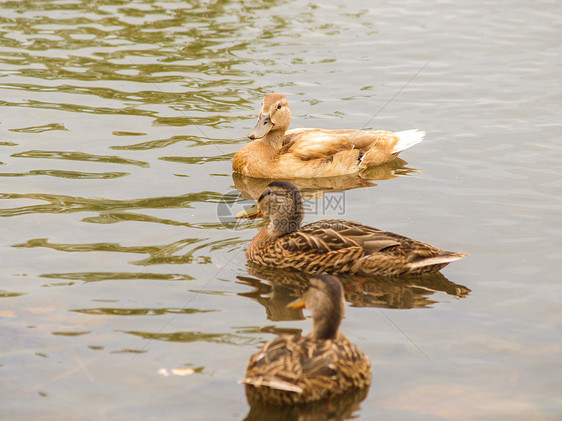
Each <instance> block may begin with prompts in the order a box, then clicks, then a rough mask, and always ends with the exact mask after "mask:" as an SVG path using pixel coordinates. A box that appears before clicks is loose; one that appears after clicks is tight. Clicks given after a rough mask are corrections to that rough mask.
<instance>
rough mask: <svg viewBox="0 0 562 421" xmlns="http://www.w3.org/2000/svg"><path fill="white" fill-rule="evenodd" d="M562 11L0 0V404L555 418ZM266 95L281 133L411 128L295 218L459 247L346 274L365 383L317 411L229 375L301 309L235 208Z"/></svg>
mask: <svg viewBox="0 0 562 421" xmlns="http://www.w3.org/2000/svg"><path fill="white" fill-rule="evenodd" d="M560 28H562V7H561V5H560V4H559V3H558V2H556V1H539V2H530V1H516V2H507V1H500V2H484V1H481V2H480V1H479V2H476V3H473V4H471V5H470V6H469V5H468V4H467V5H465V4H463V3H458V4H457V3H451V2H444V1H443V2H442V1H435V2H418V1H414V0H409V1H406V2H402V3H389V2H374V3H368V2H361V1H355V0H353V1H351V2H343V1H337V2H336V3H332V4H331V5H322V4H317V3H313V2H306V1H300V0H296V1H291V2H288V3H287V2H275V1H271V2H258V1H251V2H221V1H219V2H197V1H189V2H187V1H174V2H172V1H170V2H161V1H72V0H69V1H64V2H63V1H4V2H1V3H0V134H1V137H0V152H1V154H0V216H1V217H2V218H1V219H0V223H1V225H0V226H1V233H2V240H1V242H0V256H1V259H2V269H1V271H0V275H1V276H0V319H1V321H2V323H1V327H0V343H1V344H2V345H1V347H0V390H2V394H1V397H0V413H1V414H2V416H1V418H3V419H4V418H5V419H22V420H27V419H30V420H31V419H33V420H41V419H73V420H89V419H108V420H119V419H146V420H150V419H173V420H175V419H178V420H179V419H190V420H204V419H209V420H211V419H213V420H217V419H221V420H222V419H244V418H248V419H264V418H267V419H292V418H296V417H297V416H298V415H300V416H302V417H305V416H308V417H311V418H310V419H327V418H328V417H329V416H331V415H333V418H332V419H348V418H349V417H355V418H358V419H364V420H370V419H408V420H411V419H416V420H417V419H510V420H511V419H525V420H526V419H537V420H543V419H546V420H550V419H558V418H560V416H561V414H562V400H561V399H560V390H561V388H562V381H561V377H560V375H559V374H558V373H560V371H561V370H562V358H561V355H562V340H561V339H560V338H561V336H560V332H561V330H562V313H561V312H560V303H561V302H562V287H561V284H560V281H559V279H558V278H559V276H560V273H561V272H562V270H561V269H562V267H561V265H560V260H561V258H562V252H561V249H562V240H561V238H562V236H561V234H562V226H561V214H562V201H561V199H560V192H561V191H562V182H561V181H560V179H561V177H560V175H561V170H560V162H561V159H562V146H561V143H560V139H561V137H562V124H561V121H560V115H562V106H561V103H562V102H561V98H562V83H561V82H562V78H561V73H560V70H559V69H560V68H562V58H561V57H562V56H561V55H560V51H559V45H560V37H561V35H562V33H561V30H560ZM273 91H278V92H282V93H284V94H285V95H286V96H287V98H288V100H289V103H290V105H291V109H292V114H293V122H292V127H295V128H296V127H321V128H353V129H360V128H373V129H387V130H394V131H398V130H406V129H413V128H418V129H421V130H424V131H426V132H427V135H426V139H425V140H424V142H422V143H421V144H419V145H416V146H415V147H413V148H412V149H410V150H407V151H405V152H403V153H402V154H401V156H400V157H401V160H396V161H394V162H393V163H390V164H389V165H386V166H383V167H381V168H376V169H373V170H372V172H371V173H370V175H369V177H368V179H361V180H358V179H357V178H356V177H351V178H346V177H344V178H340V179H337V180H331V181H328V182H320V181H317V182H313V183H309V184H307V185H304V186H303V187H305V188H306V189H307V196H306V197H307V202H306V203H307V210H308V213H307V216H306V218H305V222H311V221H314V220H317V219H321V218H332V217H336V218H345V219H349V220H354V221H359V222H362V223H365V224H368V225H371V226H375V227H378V228H381V229H387V230H390V231H394V232H398V233H401V234H403V235H407V236H409V237H412V238H416V239H419V240H421V241H425V242H428V243H431V244H434V245H436V246H439V247H441V248H444V249H446V250H454V251H463V252H467V253H470V257H468V258H466V259H465V260H463V261H460V262H455V263H453V264H451V265H450V266H448V267H447V268H446V269H445V270H443V276H436V277H430V278H428V279H423V280H420V281H417V282H412V281H407V280H394V281H382V280H370V281H369V282H367V283H363V284H357V283H354V279H346V280H344V281H345V283H346V285H347V288H346V292H347V301H348V309H347V314H346V319H345V320H344V322H343V326H342V329H343V331H344V332H345V333H346V335H347V336H348V337H349V338H350V339H351V340H352V341H353V342H355V343H356V344H357V345H358V346H359V347H360V348H361V349H362V350H363V351H364V352H365V353H366V354H367V355H368V356H369V357H370V358H371V360H372V362H373V366H374V370H373V383H372V385H371V388H370V390H369V392H368V395H367V396H366V397H365V396H352V397H351V398H345V399H344V400H342V401H338V402H336V403H334V404H332V405H331V406H326V404H321V405H320V406H315V407H312V408H308V409H307V408H301V409H294V408H292V409H280V408H278V409H272V408H250V407H249V406H248V404H247V403H246V398H245V395H244V389H243V387H242V386H241V385H239V384H238V383H237V381H238V380H239V379H241V378H242V377H243V376H244V371H245V367H246V364H247V361H248V359H249V357H250V355H251V354H253V353H254V352H256V351H257V350H258V349H259V347H260V346H261V344H262V343H263V342H264V341H266V340H269V339H272V338H273V337H274V335H276V334H278V333H282V332H298V331H303V332H307V331H308V330H309V329H310V326H311V322H310V319H309V318H307V316H308V313H306V312H305V313H302V312H300V310H299V311H296V310H290V311H289V310H287V309H285V307H284V305H285V304H286V303H287V302H288V301H289V300H291V299H293V298H294V297H295V296H296V295H297V294H298V293H299V292H300V291H302V288H303V287H304V285H303V284H304V283H305V282H306V280H305V279H304V280H303V279H302V277H299V276H298V275H291V274H287V273H285V272H279V271H275V270H272V271H269V270H265V271H264V270H259V269H257V268H255V267H251V266H250V267H249V266H247V265H246V259H245V256H244V250H245V247H246V245H247V244H248V242H249V241H250V239H251V238H252V237H253V236H254V235H255V233H256V232H257V231H256V228H258V227H259V225H260V222H259V221H243V222H237V221H235V220H234V218H232V216H231V215H232V214H233V213H234V212H236V211H238V210H240V209H241V208H242V207H243V206H245V205H247V204H249V203H250V202H249V200H248V199H250V198H252V197H255V195H256V192H259V191H260V190H261V189H262V188H263V184H262V183H260V182H255V181H253V180H249V179H247V178H244V177H240V176H236V175H233V174H232V172H231V160H232V156H233V155H234V153H235V152H236V151H237V150H238V149H239V148H240V147H241V146H242V145H244V144H246V143H247V142H248V139H247V138H246V135H247V133H249V131H250V130H251V129H252V128H253V126H254V124H255V122H256V118H257V113H258V110H259V104H260V101H261V99H262V97H263V96H264V95H266V94H267V93H269V92H273ZM239 191H240V192H241V193H239ZM329 200H332V202H328V201H329ZM327 203H339V205H338V206H329V205H326V204H327ZM178 368H182V369H186V368H187V369H191V370H188V371H183V373H184V374H185V373H190V374H189V375H187V376H177V375H170V376H163V375H162V373H171V370H172V369H178ZM314 416H316V418H314Z"/></svg>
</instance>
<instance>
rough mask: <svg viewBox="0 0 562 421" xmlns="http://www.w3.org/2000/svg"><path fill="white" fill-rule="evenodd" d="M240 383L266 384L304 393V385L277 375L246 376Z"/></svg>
mask: <svg viewBox="0 0 562 421" xmlns="http://www.w3.org/2000/svg"><path fill="white" fill-rule="evenodd" d="M239 383H243V384H250V385H252V386H255V387H264V386H265V387H270V388H272V389H277V390H285V391H287V392H296V393H302V387H300V386H297V385H296V384H293V383H289V382H287V381H285V380H281V379H278V378H276V377H267V378H266V377H261V376H260V377H246V378H245V379H243V380H240V381H239Z"/></svg>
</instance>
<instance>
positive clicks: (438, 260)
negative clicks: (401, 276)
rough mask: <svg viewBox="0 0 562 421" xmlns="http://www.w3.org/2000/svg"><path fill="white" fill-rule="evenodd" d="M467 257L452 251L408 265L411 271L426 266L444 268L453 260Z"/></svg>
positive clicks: (464, 254)
mask: <svg viewBox="0 0 562 421" xmlns="http://www.w3.org/2000/svg"><path fill="white" fill-rule="evenodd" d="M466 256H468V254H466V253H457V252H453V251H444V252H443V253H442V254H440V255H439V256H433V257H426V258H423V259H419V260H416V261H414V262H412V263H410V268H411V269H419V268H422V267H427V266H436V265H443V266H446V265H448V264H449V263H451V262H454V261H455V260H460V259H462V258H464V257H466Z"/></svg>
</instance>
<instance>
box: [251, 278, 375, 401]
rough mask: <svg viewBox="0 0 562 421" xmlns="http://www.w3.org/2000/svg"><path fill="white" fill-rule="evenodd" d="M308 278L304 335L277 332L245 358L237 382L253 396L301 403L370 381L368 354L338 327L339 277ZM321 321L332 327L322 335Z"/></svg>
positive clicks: (335, 393) (341, 310) (356, 387)
mask: <svg viewBox="0 0 562 421" xmlns="http://www.w3.org/2000/svg"><path fill="white" fill-rule="evenodd" d="M310 283H311V287H310V288H309V290H308V291H307V292H305V294H304V296H303V300H304V302H305V303H306V306H307V307H308V308H309V309H310V311H311V313H312V317H313V321H314V326H313V330H312V332H311V333H309V334H308V335H306V336H301V335H282V336H279V337H277V338H275V339H273V340H271V341H269V342H267V343H266V344H265V345H264V347H263V349H262V350H261V351H260V352H258V353H256V354H254V355H253V356H252V357H251V358H250V361H249V363H248V368H247V370H246V378H245V379H244V380H242V381H241V383H244V384H246V385H247V386H248V387H249V389H248V388H247V392H248V394H249V395H250V396H252V399H253V400H261V401H265V402H268V403H273V404H278V405H283V404H296V403H305V402H311V401H314V400H319V399H324V398H327V397H331V396H335V395H338V394H341V393H343V392H346V391H348V390H350V389H363V388H365V387H368V386H369V384H370V381H371V362H370V360H369V358H368V357H367V356H366V355H365V354H363V352H361V350H360V349H359V348H358V347H357V346H355V345H354V344H353V343H352V342H351V341H349V339H348V338H347V337H346V336H345V335H343V334H342V333H341V332H340V331H339V329H338V327H339V324H340V322H341V318H342V317H343V312H344V311H343V308H344V307H345V302H344V301H343V288H342V286H341V283H340V281H339V280H338V279H337V278H336V277H334V276H329V275H323V276H320V277H317V278H313V279H311V280H310ZM326 322H328V324H329V325H330V326H332V327H333V329H329V330H327V331H328V332H333V334H330V335H327V336H326V335H322V334H321V332H320V331H321V330H322V325H324V326H325V324H326Z"/></svg>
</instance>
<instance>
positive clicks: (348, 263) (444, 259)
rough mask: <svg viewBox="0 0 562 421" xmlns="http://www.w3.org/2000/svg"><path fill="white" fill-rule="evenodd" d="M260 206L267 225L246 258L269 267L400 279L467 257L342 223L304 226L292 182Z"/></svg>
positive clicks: (272, 189) (276, 185) (265, 196)
mask: <svg viewBox="0 0 562 421" xmlns="http://www.w3.org/2000/svg"><path fill="white" fill-rule="evenodd" d="M257 207H258V209H259V210H260V211H261V212H262V214H263V216H264V218H266V219H267V220H268V224H267V226H266V227H265V228H263V229H262V230H260V231H259V232H258V234H257V235H256V236H255V237H254V239H253V240H252V241H251V242H250V244H249V245H248V248H247V250H246V256H247V258H248V259H249V260H250V261H252V262H255V263H259V264H261V265H265V266H271V267H278V268H293V269H298V270H302V271H304V272H308V273H364V274H372V275H383V276H399V275H418V274H422V273H428V272H437V271H439V270H441V269H442V268H443V267H445V266H446V265H447V264H449V263H450V262H453V261H455V260H459V259H462V258H463V257H465V256H466V254H464V253H456V252H449V251H443V250H441V249H439V248H437V247H434V246H430V245H429V244H425V243H422V242H420V241H416V240H412V239H410V238H407V237H404V236H402V235H398V234H394V233H391V232H387V231H381V230H378V229H376V228H371V227H368V226H366V225H363V224H360V223H357V222H351V221H345V220H340V219H326V220H322V221H317V222H313V223H311V224H308V225H305V226H302V227H301V222H302V219H303V205H302V199H301V196H300V192H299V190H298V189H297V188H296V187H295V186H294V185H293V184H291V183H288V182H283V181H275V182H273V183H270V184H269V186H268V187H267V188H266V189H265V191H264V192H263V193H262V195H261V196H260V198H259V200H258V202H257Z"/></svg>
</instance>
